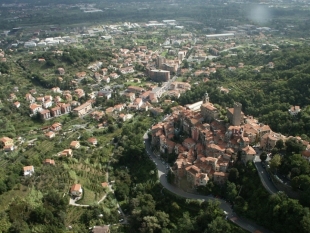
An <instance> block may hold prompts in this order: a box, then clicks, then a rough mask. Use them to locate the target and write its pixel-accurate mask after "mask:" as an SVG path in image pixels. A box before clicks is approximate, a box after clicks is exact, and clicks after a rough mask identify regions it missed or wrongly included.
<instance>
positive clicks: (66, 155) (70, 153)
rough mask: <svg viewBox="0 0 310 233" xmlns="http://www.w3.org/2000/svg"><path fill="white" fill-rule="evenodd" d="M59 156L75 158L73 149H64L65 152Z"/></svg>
mask: <svg viewBox="0 0 310 233" xmlns="http://www.w3.org/2000/svg"><path fill="white" fill-rule="evenodd" d="M58 156H64V157H72V156H73V153H72V149H64V150H63V151H61V152H60V153H58Z"/></svg>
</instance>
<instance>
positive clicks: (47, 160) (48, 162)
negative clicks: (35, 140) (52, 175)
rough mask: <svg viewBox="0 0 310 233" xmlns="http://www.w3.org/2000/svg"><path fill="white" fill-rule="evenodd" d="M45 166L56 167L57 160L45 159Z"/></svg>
mask: <svg viewBox="0 0 310 233" xmlns="http://www.w3.org/2000/svg"><path fill="white" fill-rule="evenodd" d="M43 163H44V164H47V165H55V160H53V159H45V160H44V162H43Z"/></svg>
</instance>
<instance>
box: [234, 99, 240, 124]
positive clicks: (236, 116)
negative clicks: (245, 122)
mask: <svg viewBox="0 0 310 233" xmlns="http://www.w3.org/2000/svg"><path fill="white" fill-rule="evenodd" d="M241 108H242V104H240V103H238V102H235V103H234V114H233V119H232V125H234V126H239V125H240V124H241Z"/></svg>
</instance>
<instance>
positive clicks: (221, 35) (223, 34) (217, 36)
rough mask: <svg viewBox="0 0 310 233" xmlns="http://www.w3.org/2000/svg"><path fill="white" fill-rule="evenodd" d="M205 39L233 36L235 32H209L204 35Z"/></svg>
mask: <svg viewBox="0 0 310 233" xmlns="http://www.w3.org/2000/svg"><path fill="white" fill-rule="evenodd" d="M206 37H207V39H213V38H223V37H230V38H231V37H235V33H222V34H210V35H206Z"/></svg>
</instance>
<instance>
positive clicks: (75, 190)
mask: <svg viewBox="0 0 310 233" xmlns="http://www.w3.org/2000/svg"><path fill="white" fill-rule="evenodd" d="M82 193H83V190H82V185H81V184H74V185H72V186H71V188H70V194H71V195H72V196H78V197H80V196H81V195H82Z"/></svg>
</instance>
